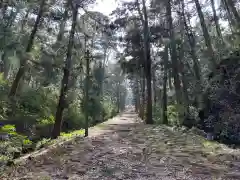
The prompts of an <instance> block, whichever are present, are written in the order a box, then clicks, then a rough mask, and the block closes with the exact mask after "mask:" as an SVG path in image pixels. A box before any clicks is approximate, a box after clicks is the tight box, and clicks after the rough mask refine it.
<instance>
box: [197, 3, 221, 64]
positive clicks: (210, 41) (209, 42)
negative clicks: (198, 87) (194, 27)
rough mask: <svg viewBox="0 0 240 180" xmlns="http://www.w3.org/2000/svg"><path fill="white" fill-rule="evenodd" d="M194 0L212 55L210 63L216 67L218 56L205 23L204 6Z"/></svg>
mask: <svg viewBox="0 0 240 180" xmlns="http://www.w3.org/2000/svg"><path fill="white" fill-rule="evenodd" d="M194 2H195V5H196V9H197V13H198V17H199V19H200V23H201V27H202V31H203V36H204V40H205V44H206V46H207V49H208V53H209V56H210V57H211V59H210V65H211V66H212V68H214V67H216V64H217V58H216V55H215V53H214V50H213V47H212V40H211V37H210V35H209V33H208V29H207V26H206V23H205V19H204V15H203V12H202V8H201V5H200V3H199V0H194Z"/></svg>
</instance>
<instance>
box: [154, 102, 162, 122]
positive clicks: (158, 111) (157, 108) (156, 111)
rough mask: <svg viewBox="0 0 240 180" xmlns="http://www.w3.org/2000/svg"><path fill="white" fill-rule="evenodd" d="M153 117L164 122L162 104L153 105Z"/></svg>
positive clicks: (156, 120)
mask: <svg viewBox="0 0 240 180" xmlns="http://www.w3.org/2000/svg"><path fill="white" fill-rule="evenodd" d="M153 119H154V121H155V122H156V123H158V124H160V123H162V108H161V107H160V106H154V107H153Z"/></svg>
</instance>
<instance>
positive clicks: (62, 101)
mask: <svg viewBox="0 0 240 180" xmlns="http://www.w3.org/2000/svg"><path fill="white" fill-rule="evenodd" d="M78 8H79V6H78V5H77V4H73V6H72V12H73V15H72V26H71V31H70V34H69V42H68V47H67V54H66V60H65V66H64V69H63V78H62V83H61V90H60V95H59V101H58V106H57V111H56V116H55V123H54V126H53V131H52V138H53V139H55V138H57V137H58V136H59V135H60V132H61V126H62V117H63V111H64V109H65V107H66V105H67V102H66V96H67V92H68V89H69V78H70V76H71V74H70V72H71V68H72V51H73V46H74V34H75V29H76V25H77V16H78Z"/></svg>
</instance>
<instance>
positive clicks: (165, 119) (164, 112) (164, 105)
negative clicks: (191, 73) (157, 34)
mask: <svg viewBox="0 0 240 180" xmlns="http://www.w3.org/2000/svg"><path fill="white" fill-rule="evenodd" d="M163 60H164V77H163V98H162V119H163V124H168V117H167V79H168V78H167V74H168V47H167V46H166V47H165V53H164V59H163Z"/></svg>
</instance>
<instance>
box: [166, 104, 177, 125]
mask: <svg viewBox="0 0 240 180" xmlns="http://www.w3.org/2000/svg"><path fill="white" fill-rule="evenodd" d="M167 117H168V122H169V125H172V126H178V125H179V123H180V122H179V118H178V110H177V106H176V105H169V106H168V107H167Z"/></svg>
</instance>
